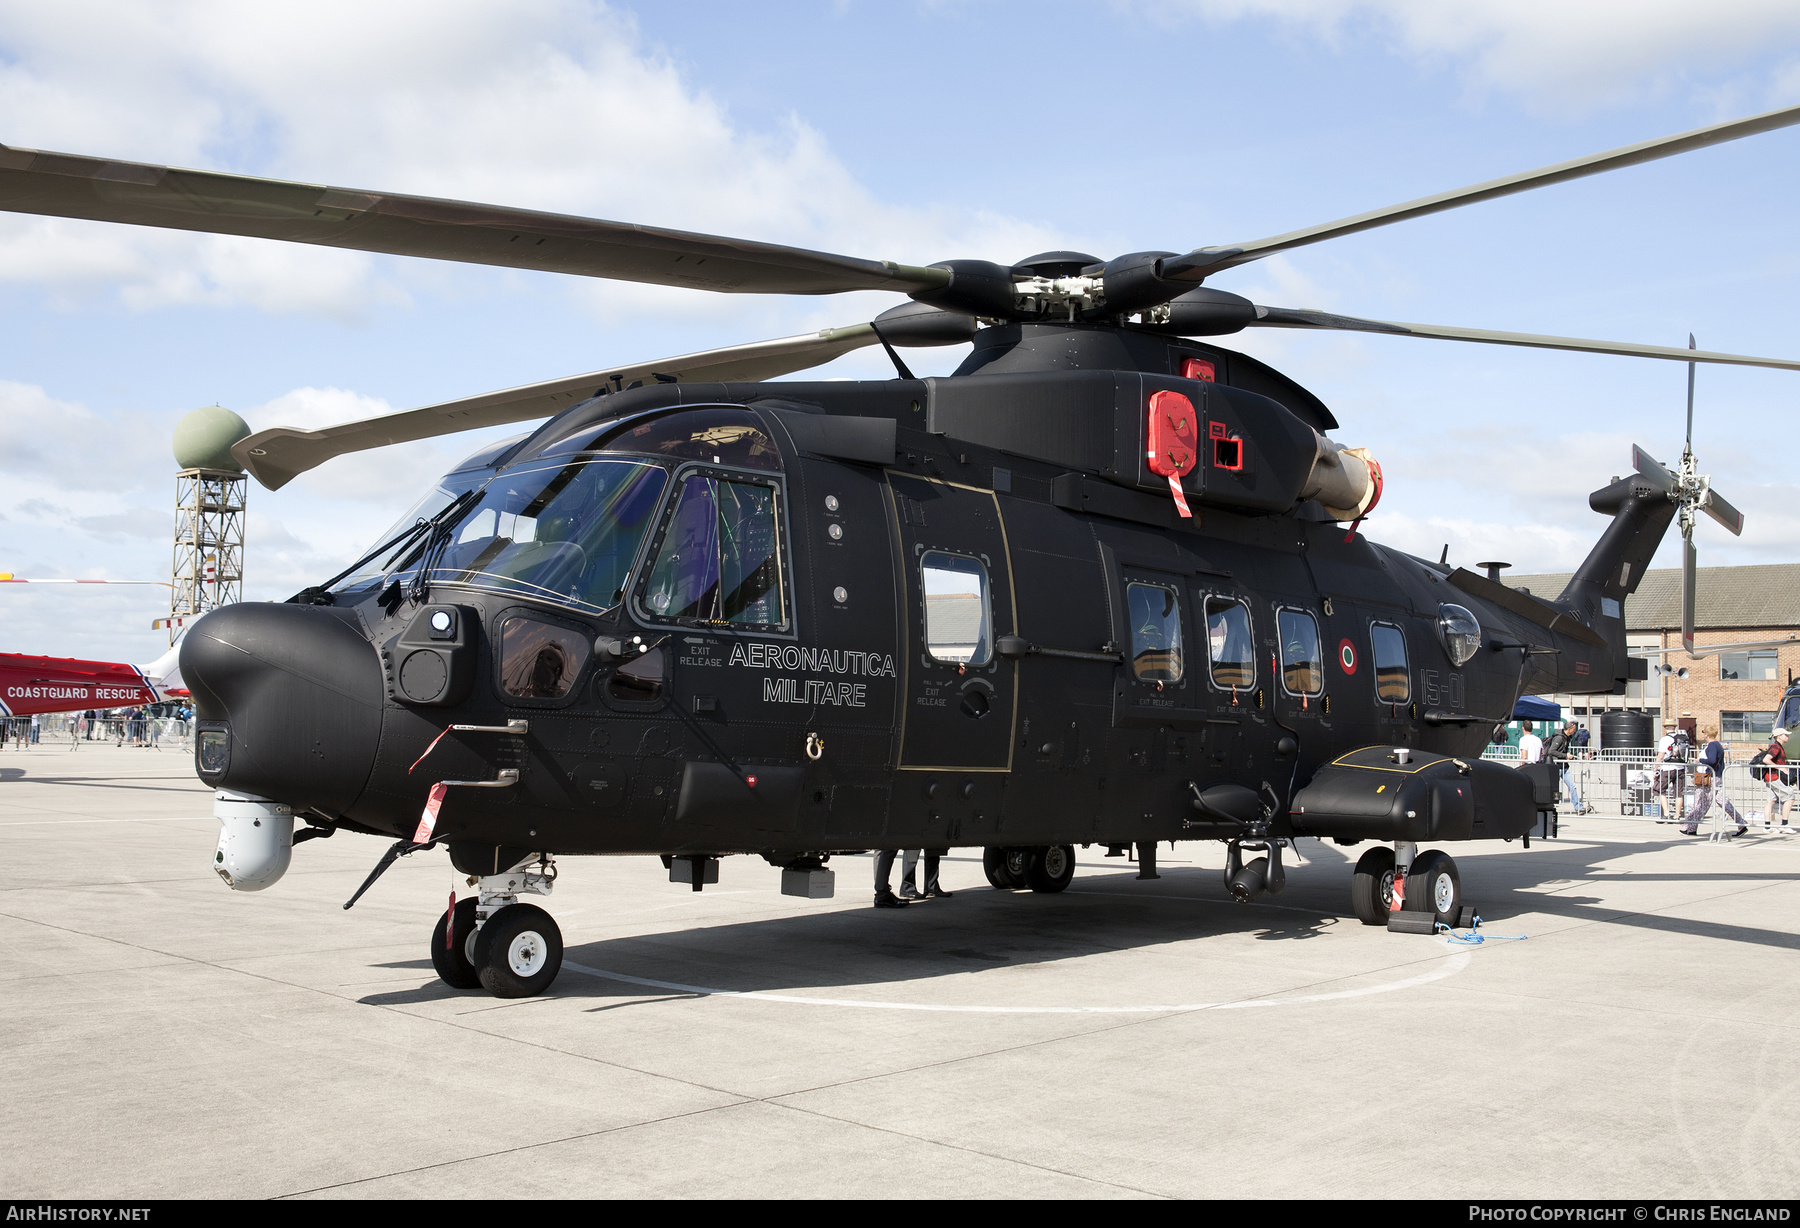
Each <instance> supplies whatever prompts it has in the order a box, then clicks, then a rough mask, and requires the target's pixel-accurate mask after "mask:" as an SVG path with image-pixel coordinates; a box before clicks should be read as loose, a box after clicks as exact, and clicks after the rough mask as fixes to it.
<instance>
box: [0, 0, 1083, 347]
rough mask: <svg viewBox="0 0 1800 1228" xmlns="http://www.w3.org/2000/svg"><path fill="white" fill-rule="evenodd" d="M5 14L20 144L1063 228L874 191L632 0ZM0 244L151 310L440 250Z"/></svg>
mask: <svg viewBox="0 0 1800 1228" xmlns="http://www.w3.org/2000/svg"><path fill="white" fill-rule="evenodd" d="M0 29H4V30H5V34H4V35H3V36H0V115H4V116H6V131H5V133H4V134H0V140H4V141H5V142H6V143H8V144H15V145H21V146H27V147H37V148H50V149H63V150H69V151H72V152H81V153H90V154H96V155H101V156H110V157H118V158H125V159H131V160H136V161H149V162H167V163H173V164H176V165H190V166H192V165H198V166H204V167H209V168H216V169H224V170H234V171H241V172H249V173H254V174H266V175H271V176H276V177H280V178H290V179H301V180H308V181H315V182H329V183H335V184H339V185H343V186H350V187H359V188H372V189H377V190H387V191H397V192H413V193H423V194H427V195H442V196H451V197H460V198H464V199H473V200H487V201H494V202H496V203H501V204H514V205H521V206H525V207H530V208H539V209H549V210H555V211H563V212H571V213H580V214H585V215H590V216H598V217H608V218H618V219H624V220H629V221H641V222H647V223H651V224H654V225H659V226H669V227H675V228H679V229H692V230H700V231H706V232H712V233H725V234H734V235H744V236H746V237H751V238H758V239H767V240H773V241H777V242H787V243H792V244H796V245H799V246H804V247H811V248H819V249H824V250H832V251H843V252H849V253H853V254H861V255H867V256H872V257H875V258H888V259H897V260H901V261H906V262H912V263H921V262H927V261H931V260H937V259H942V258H945V257H947V256H951V255H956V256H971V255H973V256H989V257H993V258H998V259H1003V260H1010V259H1016V258H1019V257H1020V256H1022V255H1024V254H1025V253H1027V252H1029V251H1032V250H1037V249H1040V248H1043V247H1048V246H1057V245H1059V244H1060V243H1062V242H1063V241H1064V240H1063V238H1062V237H1061V236H1058V235H1055V234H1053V233H1052V232H1051V231H1050V230H1048V229H1047V228H1045V227H1042V226H1037V225H1033V224H1029V223H1024V222H1019V221H1015V220H1012V219H1008V218H1004V217H1000V216H997V215H994V214H991V213H987V212H983V211H980V210H972V211H967V212H955V211H951V210H948V209H942V208H938V209H934V208H930V207H898V206H893V205H889V204H886V203H885V202H882V201H879V200H877V199H876V198H875V197H874V196H873V195H872V194H871V193H869V192H868V191H867V190H866V189H865V188H863V187H862V186H861V185H860V184H859V183H858V182H856V180H855V178H854V176H852V175H851V173H850V172H849V171H848V170H847V169H846V168H845V167H844V166H843V165H842V163H841V162H839V161H838V159H837V158H836V157H835V156H834V155H833V154H832V152H831V150H830V149H829V148H828V147H827V144H826V142H825V140H824V138H823V137H822V136H821V135H820V134H819V133H818V132H817V131H816V130H815V129H813V128H811V127H810V126H808V125H807V124H806V123H805V122H803V121H802V120H801V119H799V118H798V117H797V116H791V117H789V118H788V119H787V120H786V121H785V122H783V123H781V124H779V125H778V126H777V127H776V128H775V130H773V131H766V132H765V131H751V130H747V129H745V128H743V127H742V126H740V125H738V124H736V123H734V121H733V119H732V117H731V116H730V114H729V113H728V112H727V110H726V109H725V108H724V107H723V106H722V105H720V104H719V103H718V102H717V101H716V100H714V99H713V98H712V97H710V96H709V95H708V94H706V93H705V92H704V91H702V90H699V89H696V88H694V87H693V86H692V85H690V84H689V83H688V82H687V81H686V80H685V79H684V78H683V76H682V73H681V72H680V70H679V69H678V68H677V67H676V66H675V65H674V64H672V63H671V62H670V61H669V60H668V59H667V58H665V57H663V56H662V55H660V54H658V53H656V52H655V51H653V50H650V49H647V48H645V47H644V46H643V45H642V42H641V40H640V38H639V36H638V33H637V30H636V28H635V24H634V22H633V21H632V20H631V19H630V17H629V16H628V15H623V14H620V13H617V12H614V11H613V10H610V9H608V8H607V7H605V6H603V5H599V4H586V3H576V2H574V0H537V2H536V3H521V4H510V5H505V6H495V5H490V4H483V3H476V2H474V0H435V2H431V3H426V2H424V0H413V2H396V3H388V4H383V5H380V6H375V7H371V6H368V5H366V4H357V3H352V2H350V0H321V2H320V3H316V4H312V5H308V6H306V7H304V8H284V7H279V6H269V5H240V4H230V3H220V2H218V0H188V2H187V3H175V4H165V5H158V6H154V7H152V8H145V9H134V8H130V7H125V8H120V7H119V6H116V5H110V4H99V3H86V4H83V3H79V2H76V3H70V4H65V5H58V6H54V7H53V8H46V7H45V6H41V5H30V4H25V3H16V2H0ZM347 29H353V30H354V31H355V35H354V37H346V36H345V30H347ZM0 269H3V270H5V272H4V273H0V276H4V277H7V278H9V279H12V280H16V281H26V282H31V283H35V284H41V285H45V286H47V287H49V288H50V289H51V290H52V291H53V293H55V294H56V295H58V296H60V297H61V298H62V299H64V300H65V301H67V300H73V299H80V298H83V297H86V296H88V295H91V294H92V293H93V292H94V291H95V290H96V288H99V287H116V288H117V289H116V292H117V294H118V297H119V300H120V301H121V302H122V303H124V304H125V305H126V306H128V307H130V308H133V309H140V310H141V309H145V308H149V307H155V306H160V305H163V304H189V303H203V304H208V305H215V306H217V305H231V304H244V305H248V306H251V307H255V308H258V309H260V310H264V311H270V312H304V313H311V314H318V315H324V316H334V317H351V318H354V317H355V316H356V315H357V314H358V313H360V312H362V311H364V310H365V309H366V308H367V306H368V303H369V301H370V300H371V298H373V299H376V300H378V301H387V302H399V301H404V298H405V292H404V290H403V289H401V288H400V287H401V284H402V283H405V282H407V281H409V280H411V279H412V278H413V277H415V276H420V277H423V278H425V279H426V280H428V281H430V280H436V279H438V278H439V277H440V276H441V275H439V274H432V273H422V272H420V271H418V270H417V269H416V267H413V268H409V267H408V264H407V263H406V262H400V263H396V262H394V261H389V260H382V259H377V260H371V259H369V258H368V257H364V256H360V255H357V254H355V253H346V252H335V251H324V250H313V249H307V248H301V247H289V246H287V245H284V244H272V243H266V242H260V241H255V240H239V239H228V238H218V237H210V236H198V235H188V234H182V233H173V232H152V231H139V230H135V229H125V228H111V227H107V226H103V225H96V224H84V223H71V222H65V221H45V220H41V219H7V220H6V221H5V222H4V223H0ZM577 297H578V301H580V302H582V303H583V304H584V305H591V309H592V310H594V312H595V313H596V314H597V315H599V316H600V317H601V318H602V319H608V318H616V314H617V313H618V312H620V311H629V310H632V309H634V305H637V304H642V305H645V306H648V307H649V308H650V309H652V310H669V309H670V308H671V307H680V306H681V303H682V302H685V304H687V305H688V306H687V307H686V308H685V309H686V310H690V311H691V310H692V304H693V301H694V299H695V298H696V297H698V296H695V295H692V294H686V295H682V296H681V297H680V299H679V300H676V301H673V302H672V301H671V300H670V296H669V295H668V294H666V293H662V294H659V293H657V292H655V291H650V292H647V293H646V292H644V291H640V290H636V289H627V288H623V287H616V286H609V287H607V288H605V289H604V290H601V289H591V290H585V291H582V292H580V293H578V296H577ZM721 297H723V296H721ZM743 308H744V304H743V300H741V299H739V300H738V301H737V303H736V304H735V307H734V308H727V307H725V306H724V305H723V304H720V305H716V306H712V310H713V311H714V312H724V311H728V310H733V309H735V310H737V311H740V312H741V311H742V310H743ZM701 310H705V309H704V308H702V309H701Z"/></svg>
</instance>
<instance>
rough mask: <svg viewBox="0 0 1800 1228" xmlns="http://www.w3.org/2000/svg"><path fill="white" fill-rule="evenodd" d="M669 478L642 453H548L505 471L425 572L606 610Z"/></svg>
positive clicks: (619, 591) (437, 580)
mask: <svg viewBox="0 0 1800 1228" xmlns="http://www.w3.org/2000/svg"><path fill="white" fill-rule="evenodd" d="M667 481H668V473H667V471H665V470H664V469H663V468H662V466H660V465H656V464H653V463H649V462H645V461H639V460H625V459H617V460H615V459H611V458H605V459H602V458H590V457H586V456H578V457H572V458H559V459H554V460H553V459H549V458H546V459H544V460H540V461H531V462H527V463H526V464H524V465H521V466H519V467H518V468H515V469H508V470H506V471H504V472H502V473H501V474H500V475H499V476H498V477H496V478H495V479H494V480H493V481H492V482H490V483H488V486H487V489H486V490H483V491H482V492H481V496H480V498H478V499H477V500H476V501H475V502H474V503H473V504H471V505H470V507H469V510H468V511H466V512H464V513H463V515H462V517H461V519H460V520H459V521H458V522H457V524H456V527H455V528H454V529H452V530H451V531H450V534H449V541H448V542H447V543H445V544H444V545H443V546H442V547H441V549H440V550H438V551H433V552H432V553H434V554H435V555H436V557H435V558H434V559H431V560H429V561H428V565H429V566H430V573H429V575H428V576H427V577H426V578H427V580H428V581H429V582H430V583H432V584H467V585H471V586H473V587H476V588H494V589H500V590H503V591H507V592H514V593H517V594H519V595H520V596H522V597H538V598H541V599H544V600H547V601H554V602H557V603H559V604H564V605H572V606H575V607H576V608H578V609H584V610H589V611H595V612H597V611H600V610H605V609H609V608H611V607H612V606H615V605H617V604H618V603H619V601H620V599H621V598H622V597H623V596H624V589H625V581H626V577H628V576H629V575H630V574H631V565H632V563H634V562H635V561H636V560H637V552H638V547H639V546H640V545H641V544H642V543H643V540H644V532H645V530H646V529H648V528H649V527H650V525H651V523H652V521H653V520H654V518H655V513H656V506H657V502H658V500H659V499H660V498H661V497H662V492H663V486H664V485H665V484H666V483H667Z"/></svg>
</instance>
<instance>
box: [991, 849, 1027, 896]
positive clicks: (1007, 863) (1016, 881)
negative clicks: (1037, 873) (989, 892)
mask: <svg viewBox="0 0 1800 1228" xmlns="http://www.w3.org/2000/svg"><path fill="white" fill-rule="evenodd" d="M981 868H982V869H983V870H985V871H987V880H988V882H989V883H991V884H993V887H994V889H995V890H996V891H1012V890H1015V889H1016V888H1019V887H1023V886H1024V885H1025V875H1026V872H1027V871H1028V870H1029V869H1030V868H1031V850H1030V849H986V850H983V852H982V854H981Z"/></svg>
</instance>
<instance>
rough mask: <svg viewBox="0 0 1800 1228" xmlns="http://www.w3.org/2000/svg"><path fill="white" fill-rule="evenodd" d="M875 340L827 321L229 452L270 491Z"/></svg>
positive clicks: (257, 441) (861, 327)
mask: <svg viewBox="0 0 1800 1228" xmlns="http://www.w3.org/2000/svg"><path fill="white" fill-rule="evenodd" d="M875 341H876V337H875V330H874V329H873V328H871V327H870V326H869V325H867V324H853V325H851V326H850V327H848V328H827V329H822V330H820V331H819V332H816V333H805V334H802V335H801V336H797V337H778V338H776V339H775V340H773V341H753V342H751V343H750V344H748V345H732V346H726V347H724V348H723V349H717V350H703V351H701V352H699V353H697V354H684V355H682V356H680V357H679V358H662V359H658V360H656V361H655V362H647V363H640V364H638V365H636V366H628V367H607V368H604V369H602V370H599V371H590V372H588V373H587V374H586V375H573V376H570V377H568V378H566V379H556V380H546V381H544V382H543V383H539V384H524V385H521V386H520V387H518V388H507V389H503V390H502V391H500V392H488V393H483V394H482V395H480V396H473V397H463V398H461V399H459V400H455V401H445V402H443V403H441V404H438V405H427V406H425V407H424V408H422V409H409V410H404V411H402V412H400V413H397V414H383V415H381V416H380V417H378V418H364V419H361V420H360V421H357V422H345V423H342V424H341V425H338V426H328V427H323V428H321V429H320V430H316V431H302V430H296V429H294V428H293V427H286V426H277V427H271V428H270V429H268V430H265V431H257V432H256V433H255V434H253V435H248V436H246V437H245V438H243V439H241V440H239V441H238V442H237V443H236V444H234V445H233V446H232V449H231V454H232V456H234V457H236V458H237V460H238V463H239V464H241V465H243V466H244V467H245V468H246V469H248V470H249V471H250V474H251V476H252V477H254V478H255V479H256V480H257V481H258V482H261V483H262V484H263V485H264V486H266V487H268V488H269V489H270V490H280V489H281V488H282V487H283V486H285V485H287V484H288V483H289V482H291V481H292V480H293V479H294V478H296V477H298V476H299V475H300V474H302V473H305V472H306V471H307V470H309V469H312V468H315V467H317V466H318V465H322V464H324V463H325V462H326V461H328V460H330V459H331V458H332V457H334V456H342V455H343V454H344V453H346V452H361V451H364V450H366V449H369V448H380V447H385V446H387V445H388V444H392V443H407V442H410V441H412V440H415V439H432V438H436V437H437V436H439V435H450V434H454V433H455V432H457V431H472V430H475V429H476V428H478V427H484V426H501V425H504V424H506V423H508V422H525V421H528V420H530V419H534V418H548V417H549V416H550V415H552V414H555V413H558V412H560V411H561V410H564V409H567V408H568V407H569V406H571V405H574V404H576V403H577V402H579V401H585V400H587V399H588V398H589V397H591V396H594V395H596V394H597V393H598V392H601V391H604V390H605V389H606V388H607V387H608V386H610V387H612V388H613V389H615V390H616V389H620V388H626V387H629V386H631V385H632V384H634V383H642V382H644V381H647V380H661V381H662V382H664V383H668V382H671V381H674V382H679V383H695V382H700V381H707V382H720V383H723V382H727V381H737V380H764V379H773V378H774V377H775V376H778V375H788V374H791V373H793V372H795V371H804V370H806V369H807V368H809V367H816V366H819V365H820V364H822V363H827V362H830V361H831V360H832V359H834V358H836V357H838V356H839V355H841V354H848V353H849V352H850V351H851V350H854V349H859V348H861V347H862V346H865V345H874V344H875Z"/></svg>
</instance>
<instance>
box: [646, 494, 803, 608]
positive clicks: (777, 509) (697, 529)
mask: <svg viewBox="0 0 1800 1228" xmlns="http://www.w3.org/2000/svg"><path fill="white" fill-rule="evenodd" d="M679 482H680V485H679V486H678V488H677V491H676V497H675V506H674V508H673V509H672V511H671V513H670V514H669V516H668V519H667V523H666V527H665V528H664V530H663V535H662V542H661V544H660V545H659V546H658V547H657V553H656V561H655V562H654V563H653V564H652V565H651V567H650V570H649V572H648V573H647V574H646V576H645V578H644V579H643V580H642V581H641V582H640V584H639V596H638V601H639V603H640V604H641V605H642V607H643V609H644V610H645V612H646V613H648V614H649V615H650V616H651V617H653V618H669V619H691V620H693V621H696V622H702V623H730V624H733V625H736V626H744V627H761V628H767V629H777V628H783V627H786V626H787V623H788V614H787V611H788V605H787V583H786V576H785V570H784V568H785V563H784V559H783V555H784V554H785V549H784V543H783V540H782V536H783V535H782V523H781V511H782V509H781V499H780V488H779V487H778V486H777V485H775V484H774V483H773V482H762V481H755V480H752V479H750V478H747V477H745V478H734V477H731V476H727V475H725V474H719V473H713V472H711V471H709V470H697V469H690V470H687V471H686V472H685V473H684V474H683V476H682V477H681V478H680V479H679Z"/></svg>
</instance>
